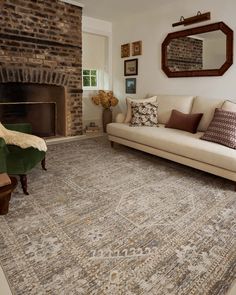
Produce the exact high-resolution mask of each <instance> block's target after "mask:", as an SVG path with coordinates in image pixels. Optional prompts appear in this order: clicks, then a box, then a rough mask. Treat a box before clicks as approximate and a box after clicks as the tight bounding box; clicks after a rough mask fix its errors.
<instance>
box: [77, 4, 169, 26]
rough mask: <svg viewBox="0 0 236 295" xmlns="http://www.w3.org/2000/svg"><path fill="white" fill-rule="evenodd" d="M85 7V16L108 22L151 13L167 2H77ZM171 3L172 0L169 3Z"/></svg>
mask: <svg viewBox="0 0 236 295" xmlns="http://www.w3.org/2000/svg"><path fill="white" fill-rule="evenodd" d="M76 1H77V2H79V3H81V4H83V5H84V9H83V14H84V15H86V16H90V17H94V18H99V19H103V20H107V21H116V20H118V19H120V18H122V17H128V16H130V15H132V14H140V13H143V12H146V11H151V10H153V9H156V8H158V7H160V5H162V4H165V3H166V0H76ZM168 2H170V0H169V1H168Z"/></svg>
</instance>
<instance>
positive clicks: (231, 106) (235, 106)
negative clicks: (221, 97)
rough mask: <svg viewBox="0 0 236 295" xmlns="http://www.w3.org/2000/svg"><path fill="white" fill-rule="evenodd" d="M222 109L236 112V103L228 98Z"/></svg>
mask: <svg viewBox="0 0 236 295" xmlns="http://www.w3.org/2000/svg"><path fill="white" fill-rule="evenodd" d="M221 109H222V110H225V111H229V112H236V103H235V102H233V101H230V100H226V101H225V102H224V103H223V105H222V107H221Z"/></svg>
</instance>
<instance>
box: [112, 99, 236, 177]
mask: <svg viewBox="0 0 236 295" xmlns="http://www.w3.org/2000/svg"><path fill="white" fill-rule="evenodd" d="M224 101H225V99H217V100H216V99H209V98H206V97H193V96H170V95H158V96H157V102H158V106H159V108H158V120H159V123H160V126H159V127H130V126H129V123H123V121H124V119H125V116H124V115H123V114H119V115H118V116H117V120H116V123H111V124H109V125H108V126H107V133H108V138H109V140H110V141H111V144H112V146H113V143H114V142H117V143H120V144H123V145H127V146H129V147H131V148H135V149H138V150H141V151H144V152H147V153H150V154H153V155H156V156H159V157H162V158H166V159H169V160H172V161H175V162H178V163H181V164H184V165H187V166H190V167H194V168H197V169H199V170H203V171H206V172H209V173H212V174H215V175H218V176H221V177H224V178H227V179H230V180H232V181H234V182H236V150H234V149H231V148H228V147H226V146H223V145H220V144H217V143H213V142H208V141H205V140H201V139H199V138H200V137H201V136H202V134H203V133H204V131H205V130H206V129H207V127H208V126H209V124H210V122H211V120H212V118H213V115H214V111H215V108H217V107H221V106H222V104H223V102H224ZM173 109H176V110H178V111H180V112H183V113H203V114H204V115H203V117H202V119H201V121H200V124H199V126H198V132H197V133H196V134H192V133H189V132H185V131H182V130H177V129H169V128H165V126H164V125H165V124H166V123H167V122H168V120H169V118H170V115H171V111H172V110H173Z"/></svg>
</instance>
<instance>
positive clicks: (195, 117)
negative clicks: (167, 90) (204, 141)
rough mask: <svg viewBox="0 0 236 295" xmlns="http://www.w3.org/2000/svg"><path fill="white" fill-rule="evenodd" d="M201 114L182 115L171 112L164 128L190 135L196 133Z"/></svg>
mask: <svg viewBox="0 0 236 295" xmlns="http://www.w3.org/2000/svg"><path fill="white" fill-rule="evenodd" d="M202 115H203V114H184V113H182V112H179V111H177V110H173V111H172V113H171V116H170V120H169V122H168V123H167V124H166V125H165V127H166V128H174V129H180V130H184V131H187V132H191V133H196V132H197V127H198V124H199V122H200V120H201V118H202Z"/></svg>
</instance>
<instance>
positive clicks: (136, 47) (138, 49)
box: [132, 41, 142, 56]
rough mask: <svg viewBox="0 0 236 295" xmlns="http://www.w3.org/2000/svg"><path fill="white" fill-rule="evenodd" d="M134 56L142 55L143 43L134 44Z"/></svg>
mask: <svg viewBox="0 0 236 295" xmlns="http://www.w3.org/2000/svg"><path fill="white" fill-rule="evenodd" d="M132 55H133V56H135V55H142V41H136V42H133V43H132Z"/></svg>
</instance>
